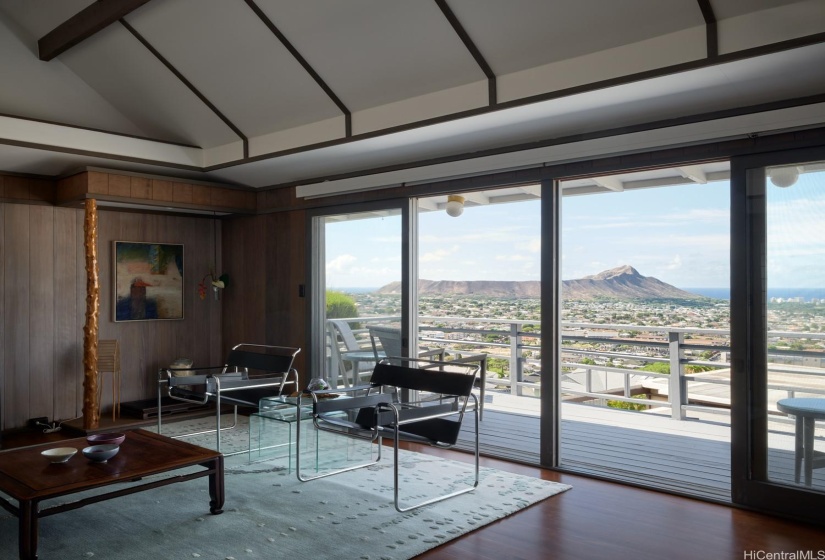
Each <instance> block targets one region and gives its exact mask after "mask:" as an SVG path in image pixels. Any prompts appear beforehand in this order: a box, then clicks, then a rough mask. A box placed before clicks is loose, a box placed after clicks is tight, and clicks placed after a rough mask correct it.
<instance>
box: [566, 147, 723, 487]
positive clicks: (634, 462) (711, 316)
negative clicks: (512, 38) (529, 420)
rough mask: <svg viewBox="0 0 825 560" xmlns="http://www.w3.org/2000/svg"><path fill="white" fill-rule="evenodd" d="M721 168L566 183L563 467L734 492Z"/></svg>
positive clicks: (660, 484) (638, 481)
mask: <svg viewBox="0 0 825 560" xmlns="http://www.w3.org/2000/svg"><path fill="white" fill-rule="evenodd" d="M729 176H730V171H729V164H728V162H709V163H704V164H696V165H689V166H684V167H678V168H671V169H657V170H651V171H635V172H634V171H627V172H623V173H621V174H616V175H611V176H602V177H592V178H582V179H575V180H565V181H562V182H561V187H562V191H561V194H562V201H561V225H562V228H561V239H560V245H561V267H560V268H561V276H562V278H563V281H562V286H561V306H560V310H559V313H560V316H559V321H560V328H561V356H560V363H559V369H558V376H559V391H560V403H559V410H560V415H561V421H560V430H559V432H560V444H559V465H560V466H561V467H563V468H566V469H570V470H574V471H577V472H583V473H587V474H593V475H598V476H604V477H609V478H612V479H616V480H623V481H627V482H630V483H633V484H639V485H645V486H650V487H654V488H660V489H664V490H668V491H672V492H677V493H685V494H692V495H698V496H701V497H705V498H712V499H716V500H722V501H727V500H729V499H730V484H731V477H730V418H731V416H730V411H731V397H730V386H731V363H730V330H729V328H730V304H729V299H730V294H729V285H730V267H729V259H730V257H729V239H730V237H729V231H730V188H729Z"/></svg>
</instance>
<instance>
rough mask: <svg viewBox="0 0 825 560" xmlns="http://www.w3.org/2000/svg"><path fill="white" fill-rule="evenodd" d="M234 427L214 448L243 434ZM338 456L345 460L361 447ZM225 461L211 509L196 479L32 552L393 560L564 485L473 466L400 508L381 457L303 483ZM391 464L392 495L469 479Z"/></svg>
mask: <svg viewBox="0 0 825 560" xmlns="http://www.w3.org/2000/svg"><path fill="white" fill-rule="evenodd" d="M170 428H171V426H170ZM239 428H240V429H239V430H238V431H237V432H236V433H235V434H234V435H232V436H229V437H227V438H225V439H224V443H225V444H227V445H230V446H231V445H235V444H240V443H241V442H242V441H243V440H244V439H246V440H247V441H248V433H247V434H246V435H244V430H245V425H241V426H240V427H239ZM176 430H177V428H176ZM164 432H166V430H164ZM199 437H200V438H202V437H204V436H199ZM209 438H210V439H213V438H214V436H210V437H209ZM323 445H325V444H324V442H323V441H322V442H321V446H322V447H323ZM339 451H343V452H345V453H346V454H348V455H349V457H348V458H349V459H354V458H355V455H356V454H358V453H362V452H363V451H364V449H363V448H361V449H357V448H353V447H346V448H339ZM333 455H334V453H333ZM338 458H339V459H342V460H343V459H347V457H343V456H341V455H339V456H338ZM359 458H363V457H359ZM302 461H303V459H302ZM227 463H228V467H227V473H226V504H225V506H224V513H223V514H221V515H209V513H208V511H209V507H208V503H209V495H208V491H207V482H206V479H198V480H194V481H190V482H185V483H180V484H174V485H171V486H167V487H165V488H160V489H156V490H150V491H147V492H142V493H139V494H135V495H132V496H126V497H123V498H118V499H115V500H110V501H106V502H101V503H99V504H93V505H90V506H86V507H84V508H81V509H78V510H75V511H71V512H67V513H62V514H58V515H55V516H51V517H47V518H45V519H42V520H41V522H40V544H39V554H40V558H41V559H43V560H52V559H59V560H72V559H88V558H116V559H126V560H132V559H134V560H146V559H192V558H201V559H216V560H233V559H234V560H241V559H244V560H254V559H275V558H298V559H303V558H309V559H336V560H337V559H346V558H352V559H362V560H373V559H393V560H400V559H406V558H411V557H413V556H415V555H417V554H420V553H422V552H424V551H426V550H428V549H430V548H433V547H436V546H438V545H440V544H443V543H445V542H447V541H449V540H451V539H454V538H456V537H458V536H460V535H463V534H465V533H468V532H470V531H472V530H474V529H477V528H479V527H482V526H483V525H486V524H487V523H490V522H492V521H495V520H496V519H500V518H502V517H505V516H507V515H509V514H511V513H514V512H516V511H518V510H520V509H523V508H525V507H527V506H529V505H531V504H533V503H535V502H538V501H540V500H543V499H545V498H548V497H550V496H553V495H555V494H557V493H559V492H563V491H565V490H567V489H568V488H569V486H566V485H562V484H556V483H552V482H546V481H542V480H539V479H536V478H531V477H525V476H520V475H515V474H510V473H505V472H501V471H498V470H494V469H487V468H483V469H482V471H481V479H482V481H481V484H480V486H479V487H478V488H477V489H476V490H475V491H473V492H471V493H469V494H464V495H462V496H458V497H455V498H451V499H449V500H446V501H444V502H441V503H439V504H434V505H431V506H426V507H423V508H419V509H417V510H414V511H412V512H409V513H405V514H402V513H398V512H397V511H396V510H395V509H394V507H393V503H392V500H393V491H392V488H393V486H392V485H393V481H392V474H393V468H392V454H391V453H385V456H384V458H383V459H382V461H381V463H380V464H379V465H377V466H374V467H369V468H368V469H361V470H358V471H353V472H350V473H344V474H340V475H336V476H333V477H330V478H325V479H321V480H315V481H311V482H299V481H298V480H297V478H296V476H295V473H294V468H292V469H290V468H288V465H287V463H286V462H285V455H284V454H283V453H277V452H276V453H274V454H273V455H272V456H271V457H269V458H267V459H266V460H262V461H258V462H254V463H248V461H247V455H246V454H241V455H236V456H234V457H229V458H228V459H227ZM401 463H402V465H403V470H402V472H403V474H402V482H401V485H402V494H401V496H402V502H404V501H409V500H421V499H425V498H427V497H431V496H434V495H437V494H438V493H440V492H444V491H448V490H449V489H452V488H455V487H458V486H461V485H464V484H467V483H468V482H469V481H472V465H471V464H469V463H463V462H455V461H447V460H444V459H440V458H437V457H434V456H430V455H424V454H419V453H412V452H404V453H403V454H402V456H401ZM314 467H315V464H314V463H313V462H310V463H309V467H308V468H310V469H314ZM290 470H291V472H289V471H290ZM144 482H145V481H144ZM16 557H17V520H16V519H13V518H12V517H11V516H10V515H8V514H5V513H4V514H3V515H2V517H0V558H10V559H11V558H16Z"/></svg>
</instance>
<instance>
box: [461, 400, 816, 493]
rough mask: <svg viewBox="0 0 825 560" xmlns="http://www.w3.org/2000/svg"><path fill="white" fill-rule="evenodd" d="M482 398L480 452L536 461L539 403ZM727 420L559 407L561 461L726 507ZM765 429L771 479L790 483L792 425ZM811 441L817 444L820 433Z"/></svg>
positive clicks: (570, 466) (571, 405)
mask: <svg viewBox="0 0 825 560" xmlns="http://www.w3.org/2000/svg"><path fill="white" fill-rule="evenodd" d="M487 401H488V402H487V403H485V408H484V419H483V421H482V422H481V423H480V439H481V446H482V453H485V454H490V455H495V456H499V457H503V458H507V459H510V460H514V461H519V462H524V463H530V464H538V461H539V459H538V456H539V418H538V399H534V398H525V397H513V396H511V395H500V394H493V395H492V396H490V393H489V392H488V398H487ZM727 421H728V417H727V416H725V415H707V416H705V417H703V418H702V419H688V420H673V419H671V418H670V417H669V416H668V415H663V414H656V413H652V412H645V413H640V412H629V411H624V410H614V409H607V408H601V407H596V406H588V405H582V404H574V403H564V404H562V421H561V464H562V466H563V467H564V468H567V469H570V470H572V471H575V472H580V473H583V474H589V475H595V476H602V477H609V478H611V479H614V480H620V481H624V482H629V483H633V484H641V485H645V486H649V487H652V488H658V489H662V490H666V491H671V492H678V493H682V494H687V495H693V496H701V497H703V498H709V499H714V500H719V501H725V502H727V501H730V487H731V477H730V464H731V463H730V426H729V425H728V424H727ZM466 426H468V424H466V425H465V430H464V433H465V434H467V436H468V437H469V435H470V433H471V432H468V431H467V429H466ZM770 430H771V431H770V433H769V443H770V446H771V451H770V453H769V457H770V459H769V472H770V473H771V478H772V479H774V480H777V481H783V482H787V483H789V484H793V445H794V439H793V425H792V424H790V423H787V422H785V423H781V422H771V425H770ZM817 436H818V438H817V441H818V445H821V440H822V437H821V436H822V434H820V433H819V430H817ZM462 447H465V446H462ZM465 448H466V447H465ZM813 486H814V487H819V488H825V469H820V470H815V471H814V477H813Z"/></svg>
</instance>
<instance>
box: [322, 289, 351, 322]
mask: <svg viewBox="0 0 825 560" xmlns="http://www.w3.org/2000/svg"><path fill="white" fill-rule="evenodd" d="M344 317H358V307H356V305H355V300H354V299H352V298H351V297H350V296H348V295H347V294H345V293H343V292H335V291H332V290H327V319H342V318H344Z"/></svg>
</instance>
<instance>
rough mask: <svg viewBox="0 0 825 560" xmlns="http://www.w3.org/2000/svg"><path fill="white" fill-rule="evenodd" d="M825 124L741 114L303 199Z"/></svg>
mask: <svg viewBox="0 0 825 560" xmlns="http://www.w3.org/2000/svg"><path fill="white" fill-rule="evenodd" d="M823 122H825V103H817V104H814V105H805V106H801V107H791V108H787V109H779V110H775V111H767V112H763V113H755V114H749V115H741V116H737V117H729V118H724V119H717V120H713V121H703V122H698V123H692V124H686V125H681V126H674V127H667V128H661V129H655V130H649V131H644V132H637V133H631V134H621V135H617V136H611V137H608V138H599V139H595V140H586V141H582V142H571V143H568V144H562V145H559V146H550V147H546V148H537V149H533V150H525V151H521V152H513V153H507V154H498V155H494V156H487V157H481V158H475V159H469V160H463V161H455V162H449V163H443V164H437V165H431V166H426V167H416V168H411V169H403V170H399V171H392V172H388V173H378V174H374V175H367V176H363V177H353V178H348V179H341V180H337V181H324V182H321V183H314V184H308V185H299V186H298V187H296V196H298V197H299V198H317V197H323V196H330V195H340V194H346V193H350V192H359V191H365V190H371V189H377V188H386V187H391V186H402V185H413V184H419V183H424V182H429V181H435V180H443V179H451V178H457V177H467V176H472V175H481V174H484V173H490V172H495V171H506V170H511V169H519V168H527V167H538V166H541V165H557V164H562V163H569V162H573V161H582V160H587V159H592V158H595V157H605V156H616V155H624V154H631V153H638V152H643V151H647V150H651V149H657V148H663V147H677V146H685V145H691V144H697V143H701V142H709V141H718V140H724V139H730V138H736V137H739V138H741V137H747V136H751V135H753V134H765V133H774V132H779V131H783V130H789V129H795V128H801V127H810V126H817V125H821V124H822V123H823Z"/></svg>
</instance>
